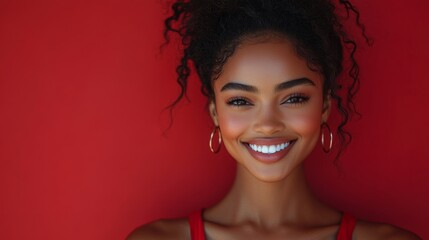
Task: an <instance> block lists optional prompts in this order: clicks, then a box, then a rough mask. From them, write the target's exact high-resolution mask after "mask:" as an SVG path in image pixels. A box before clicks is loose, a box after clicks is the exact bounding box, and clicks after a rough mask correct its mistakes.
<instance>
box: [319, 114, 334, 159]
mask: <svg viewBox="0 0 429 240" xmlns="http://www.w3.org/2000/svg"><path fill="white" fill-rule="evenodd" d="M320 128H321V131H322V138H321V141H322V149H323V151H324V152H325V153H328V152H330V151H331V150H332V140H333V135H332V132H331V129H330V128H329V125H328V124H327V123H325V122H324V123H322V125H321V126H320ZM323 128H327V129H328V131H329V138H330V139H329V148H326V147H325V133H324V131H323Z"/></svg>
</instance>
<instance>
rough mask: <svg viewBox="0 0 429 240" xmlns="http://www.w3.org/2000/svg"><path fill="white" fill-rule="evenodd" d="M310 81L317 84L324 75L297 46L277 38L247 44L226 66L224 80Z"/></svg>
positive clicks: (222, 76) (224, 67)
mask: <svg viewBox="0 0 429 240" xmlns="http://www.w3.org/2000/svg"><path fill="white" fill-rule="evenodd" d="M300 77H307V78H310V79H313V80H314V81H315V82H316V84H318V82H319V81H320V73H318V72H315V71H313V70H311V69H310V68H309V67H308V64H307V61H306V60H305V59H304V58H302V57H301V56H299V55H298V54H297V52H296V50H295V46H294V45H293V43H292V42H291V41H290V40H288V39H286V38H284V37H283V38H281V37H276V36H268V37H267V36H265V37H264V38H263V39H257V38H256V39H255V38H254V39H248V40H245V41H243V42H242V43H241V44H240V45H239V46H238V47H237V49H236V50H235V52H234V54H233V55H231V57H230V58H229V59H228V61H227V62H226V63H225V65H224V66H223V71H222V74H221V76H220V78H222V79H223V80H224V81H225V80H234V78H235V79H237V78H238V79H243V80H244V79H255V78H265V79H268V78H279V79H281V80H282V81H285V80H288V79H295V78H300Z"/></svg>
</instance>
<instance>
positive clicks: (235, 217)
mask: <svg viewBox="0 0 429 240" xmlns="http://www.w3.org/2000/svg"><path fill="white" fill-rule="evenodd" d="M253 40H255V39H252V41H244V42H243V43H242V44H241V45H240V46H239V47H238V48H237V50H236V52H235V53H234V54H233V55H232V56H231V57H230V59H229V60H228V62H227V63H226V64H225V65H224V68H223V72H222V74H221V75H220V77H219V78H218V79H217V80H216V81H214V84H213V87H214V92H215V100H214V101H212V102H211V104H210V114H211V116H212V119H213V122H214V124H215V125H216V126H219V128H220V131H221V135H222V140H223V144H224V146H225V148H226V149H227V151H228V152H229V153H230V154H231V156H232V157H233V158H234V159H235V160H236V161H237V164H238V165H237V174H236V179H235V182H234V184H233V186H232V187H231V189H230V191H229V193H228V194H227V195H226V197H225V198H224V199H222V200H221V201H220V202H219V203H217V204H216V205H214V206H212V207H210V208H207V209H205V211H204V213H203V219H204V228H205V231H206V238H207V239H285V238H287V237H288V238H289V239H336V234H337V231H338V228H339V223H340V220H341V212H339V211H337V210H335V209H333V208H331V207H329V206H326V205H324V204H323V203H321V202H320V201H318V200H317V199H316V198H315V197H314V196H313V194H312V193H311V191H310V190H309V188H308V186H307V183H306V180H305V176H304V171H303V162H304V160H305V159H306V157H307V156H308V155H309V154H310V153H311V151H312V150H313V149H314V147H315V146H316V144H317V142H318V141H320V126H321V124H322V123H324V122H326V121H327V120H328V117H329V113H330V110H331V100H330V99H329V98H326V97H325V96H323V93H322V92H323V91H322V87H323V78H322V76H321V75H320V74H319V73H318V72H315V71H312V70H310V69H309V68H308V66H307V63H306V61H305V60H304V59H302V58H301V57H299V56H298V55H297V54H296V52H295V50H294V48H293V45H292V43H291V42H290V41H288V40H287V39H286V38H281V37H276V36H274V35H273V36H270V37H269V39H268V41H253ZM256 40H257V39H256ZM302 78H306V79H307V80H309V81H307V80H305V81H302V80H301V81H295V83H296V84H295V85H294V86H292V87H291V86H289V87H288V88H282V89H280V90H279V89H278V88H279V87H278V86H279V85H280V84H282V83H285V82H289V83H290V82H293V81H294V80H296V79H302ZM237 84H241V85H237ZM284 85H285V84H283V86H284ZM286 85H287V84H286ZM237 86H241V87H237ZM243 86H245V87H244V88H243ZM290 140H293V141H294V142H293V144H291V145H290V146H289V147H288V149H289V150H287V154H286V155H284V156H282V157H281V158H280V159H276V161H274V162H264V161H261V160H260V159H258V157H255V156H254V155H252V154H251V150H250V149H249V148H248V147H247V146H246V145H247V144H246V143H249V142H250V143H258V144H261V143H267V144H268V143H270V142H273V141H290ZM268 145H269V144H268ZM127 239H128V240H140V239H190V232H189V225H188V222H187V219H186V218H183V219H173V220H158V221H155V222H152V223H149V224H146V225H144V226H142V227H139V228H137V229H136V230H135V231H133V232H132V233H131V234H130V235H129V236H128V238H127ZM353 239H365V240H371V239H420V238H419V237H417V236H416V235H414V234H412V233H410V232H407V231H405V230H403V229H400V228H396V227H394V226H391V225H387V224H380V223H372V222H366V221H361V220H359V221H358V222H357V226H356V228H355V230H354V233H353Z"/></svg>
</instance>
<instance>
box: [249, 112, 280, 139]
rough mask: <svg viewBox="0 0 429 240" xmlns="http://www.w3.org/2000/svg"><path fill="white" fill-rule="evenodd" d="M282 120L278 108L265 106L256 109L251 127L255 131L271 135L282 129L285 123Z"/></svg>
mask: <svg viewBox="0 0 429 240" xmlns="http://www.w3.org/2000/svg"><path fill="white" fill-rule="evenodd" d="M283 120H284V119H283V116H282V114H281V112H280V110H279V109H278V108H275V107H269V106H267V107H264V108H261V109H260V111H258V114H257V116H256V119H255V123H254V125H253V129H254V131H255V132H258V133H261V134H264V135H273V134H275V133H277V132H280V131H282V130H284V128H285V124H284V121H283Z"/></svg>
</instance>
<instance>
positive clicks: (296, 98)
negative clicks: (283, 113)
mask: <svg viewBox="0 0 429 240" xmlns="http://www.w3.org/2000/svg"><path fill="white" fill-rule="evenodd" d="M309 99H310V97H308V96H304V95H292V96H290V97H289V98H288V99H287V100H286V101H285V103H290V104H303V103H306V102H308V100H309Z"/></svg>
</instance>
